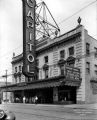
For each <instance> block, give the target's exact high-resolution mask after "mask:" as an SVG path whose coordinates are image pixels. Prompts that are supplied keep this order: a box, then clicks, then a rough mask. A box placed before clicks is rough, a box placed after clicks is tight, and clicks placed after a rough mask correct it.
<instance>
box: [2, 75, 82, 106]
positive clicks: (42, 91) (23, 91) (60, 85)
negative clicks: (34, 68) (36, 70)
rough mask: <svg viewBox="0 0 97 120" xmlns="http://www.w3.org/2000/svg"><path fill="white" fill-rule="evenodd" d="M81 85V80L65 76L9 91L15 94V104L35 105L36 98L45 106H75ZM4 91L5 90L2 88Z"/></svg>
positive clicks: (17, 86) (16, 87) (26, 84)
mask: <svg viewBox="0 0 97 120" xmlns="http://www.w3.org/2000/svg"><path fill="white" fill-rule="evenodd" d="M80 84H81V79H79V80H78V79H76V80H75V79H69V80H68V79H66V77H65V76H57V77H53V78H48V79H47V80H37V81H33V82H28V83H18V84H14V85H9V86H8V89H7V91H10V92H12V93H13V102H21V103H22V102H23V97H24V96H25V97H26V103H34V98H35V96H37V97H38V103H42V104H43V103H44V104H74V103H76V90H77V88H78V87H79V86H80ZM2 89H3V91H4V90H5V88H4V87H3V88H2Z"/></svg>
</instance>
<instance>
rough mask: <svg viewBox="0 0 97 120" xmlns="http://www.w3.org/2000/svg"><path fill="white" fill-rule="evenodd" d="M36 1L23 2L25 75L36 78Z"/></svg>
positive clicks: (25, 0)
mask: <svg viewBox="0 0 97 120" xmlns="http://www.w3.org/2000/svg"><path fill="white" fill-rule="evenodd" d="M35 5H36V2H35V0H23V74H24V75H25V76H27V77H32V76H35V65H36V64H35Z"/></svg>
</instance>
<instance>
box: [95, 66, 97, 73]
mask: <svg viewBox="0 0 97 120" xmlns="http://www.w3.org/2000/svg"><path fill="white" fill-rule="evenodd" d="M95 74H96V75H97V65H96V64H95Z"/></svg>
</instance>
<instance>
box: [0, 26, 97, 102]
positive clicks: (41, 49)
mask: <svg viewBox="0 0 97 120" xmlns="http://www.w3.org/2000/svg"><path fill="white" fill-rule="evenodd" d="M35 53H36V62H37V67H36V69H37V77H35V78H34V77H31V78H28V77H25V76H24V75H23V74H22V66H23V55H22V54H20V55H18V56H15V55H14V56H13V58H12V74H13V78H12V80H13V84H12V85H9V86H8V87H7V91H10V92H12V100H13V101H14V102H16V98H18V99H19V102H22V100H23V97H24V96H25V97H26V102H27V103H33V97H34V96H36V95H37V96H38V103H52V104H74V103H76V104H78V103H93V102H96V101H97V41H96V40H95V39H94V38H93V37H91V36H90V35H88V32H87V30H86V29H85V28H84V26H82V25H78V26H77V27H76V28H74V29H72V30H71V31H69V32H67V33H65V34H63V35H61V36H59V37H56V38H54V39H50V38H45V39H42V40H41V41H38V42H36V51H35ZM1 89H2V91H4V90H5V89H4V87H2V88H1Z"/></svg>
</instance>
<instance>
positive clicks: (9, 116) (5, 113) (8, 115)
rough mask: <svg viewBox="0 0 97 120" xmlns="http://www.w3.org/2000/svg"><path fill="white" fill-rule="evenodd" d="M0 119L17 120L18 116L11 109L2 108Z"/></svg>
mask: <svg viewBox="0 0 97 120" xmlns="http://www.w3.org/2000/svg"><path fill="white" fill-rule="evenodd" d="M0 120H16V117H15V115H14V113H13V112H11V111H4V110H0Z"/></svg>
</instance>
